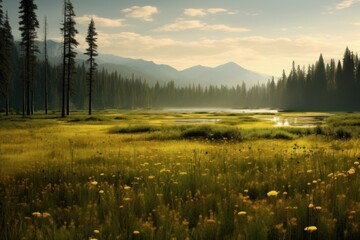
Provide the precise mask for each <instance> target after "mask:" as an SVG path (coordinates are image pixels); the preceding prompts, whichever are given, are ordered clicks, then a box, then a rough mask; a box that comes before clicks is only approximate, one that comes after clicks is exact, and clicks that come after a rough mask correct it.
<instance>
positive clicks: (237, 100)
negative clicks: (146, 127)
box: [0, 0, 360, 117]
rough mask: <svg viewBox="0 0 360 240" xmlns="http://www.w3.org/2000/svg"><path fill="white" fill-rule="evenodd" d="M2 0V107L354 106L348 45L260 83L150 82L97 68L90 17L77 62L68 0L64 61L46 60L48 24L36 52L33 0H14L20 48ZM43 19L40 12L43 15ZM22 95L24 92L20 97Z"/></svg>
mask: <svg viewBox="0 0 360 240" xmlns="http://www.w3.org/2000/svg"><path fill="white" fill-rule="evenodd" d="M1 2H2V0H0V14H1V15H0V37H1V38H0V41H1V44H0V46H1V48H0V61H1V69H0V70H1V71H0V77H1V78H0V80H1V82H0V93H1V98H0V100H1V104H2V106H4V109H5V112H6V114H8V113H9V109H11V110H12V111H15V112H18V113H21V112H22V113H23V115H25V114H27V115H31V114H33V113H34V111H40V110H44V111H45V113H47V111H48V109H51V110H52V111H58V110H60V112H61V116H63V117H64V116H66V115H69V114H70V109H76V110H82V109H88V113H89V114H91V113H92V109H93V108H95V109H99V110H100V109H119V108H124V109H125V108H126V109H133V108H155V107H191V106H193V107H234V108H260V107H266V108H278V109H287V110H308V111H309V110H310V111H317V110H321V111H325V110H326V111H333V110H340V111H356V110H360V61H359V58H358V55H357V54H354V53H353V52H351V51H350V50H349V49H348V48H346V50H345V53H344V57H343V59H342V61H340V60H339V61H338V62H336V61H335V60H334V59H331V60H330V62H329V63H326V64H325V61H324V58H323V56H322V54H320V56H319V59H318V60H317V61H316V62H315V63H314V64H312V65H309V66H307V67H305V66H296V65H295V63H294V62H293V64H292V68H291V71H290V72H289V74H288V75H287V74H286V73H285V71H284V72H283V74H282V76H281V77H280V78H279V79H277V80H275V79H274V78H272V79H269V81H268V82H267V83H266V84H258V85H255V86H253V87H250V88H247V86H246V84H245V83H244V82H243V83H241V84H239V85H237V86H233V87H227V86H201V85H191V84H190V85H188V86H186V87H182V86H178V85H177V84H176V82H173V81H169V82H167V83H162V84H160V83H156V84H149V83H147V82H146V80H145V79H142V78H141V76H135V75H133V76H132V77H125V76H122V75H121V73H119V72H116V71H115V72H108V71H107V70H106V69H101V70H100V71H97V63H96V56H97V55H98V52H97V44H96V40H97V32H96V29H95V23H94V21H93V19H91V21H90V23H89V28H88V34H87V37H86V42H87V43H88V48H87V49H86V52H85V54H86V55H87V56H88V60H87V61H85V62H83V63H80V64H77V63H76V56H77V51H76V47H77V46H78V42H77V41H76V39H75V36H76V34H77V30H76V22H75V20H74V17H75V12H74V8H73V6H72V4H71V1H70V0H64V10H63V12H64V20H63V22H62V24H61V28H60V29H61V31H62V35H63V55H62V63H61V64H59V65H51V64H49V62H48V61H47V53H46V43H47V42H46V34H47V31H46V27H45V38H44V41H43V43H44V54H45V56H44V59H40V58H37V57H36V56H37V55H38V54H36V53H37V52H39V49H38V48H37V45H36V44H35V39H36V37H37V35H36V28H38V26H39V23H38V21H37V19H36V14H35V10H36V9H37V7H36V5H35V4H34V3H33V1H32V0H30V1H24V0H22V1H20V8H19V9H20V11H19V13H20V28H19V29H20V31H21V33H22V35H21V37H22V38H21V41H20V48H17V47H16V44H14V40H13V37H12V34H11V27H10V25H9V20H8V16H7V14H6V13H5V14H4V12H3V10H2V7H1ZM45 25H46V20H45ZM20 96H22V97H20Z"/></svg>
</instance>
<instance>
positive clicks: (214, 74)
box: [181, 62, 270, 86]
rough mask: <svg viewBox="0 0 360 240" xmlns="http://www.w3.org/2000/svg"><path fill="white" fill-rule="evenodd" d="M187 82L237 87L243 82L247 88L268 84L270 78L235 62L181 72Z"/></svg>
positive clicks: (196, 67) (197, 67) (198, 67)
mask: <svg viewBox="0 0 360 240" xmlns="http://www.w3.org/2000/svg"><path fill="white" fill-rule="evenodd" d="M181 74H182V76H183V77H184V79H186V81H190V82H195V83H201V84H205V85H226V86H236V85H238V84H241V83H242V82H243V81H244V82H245V83H246V85H247V86H253V85H256V84H257V83H260V84H262V83H266V82H267V81H268V79H270V76H267V75H264V74H260V73H257V72H253V71H250V70H247V69H245V68H243V67H241V66H239V65H238V64H236V63H234V62H228V63H226V64H223V65H220V66H218V67H215V68H210V67H204V66H195V67H192V68H188V69H185V70H183V71H182V72H181Z"/></svg>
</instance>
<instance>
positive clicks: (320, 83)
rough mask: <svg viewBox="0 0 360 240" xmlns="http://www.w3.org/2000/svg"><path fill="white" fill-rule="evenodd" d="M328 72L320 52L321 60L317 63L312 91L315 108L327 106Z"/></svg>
mask: <svg viewBox="0 0 360 240" xmlns="http://www.w3.org/2000/svg"><path fill="white" fill-rule="evenodd" d="M326 90H327V81H326V72H325V63H324V59H323V56H322V54H320V57H319V60H318V62H317V63H316V65H315V72H314V79H313V84H312V92H313V94H314V98H313V100H314V102H313V103H312V106H313V107H314V108H315V109H324V107H326Z"/></svg>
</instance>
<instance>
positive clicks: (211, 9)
mask: <svg viewBox="0 0 360 240" xmlns="http://www.w3.org/2000/svg"><path fill="white" fill-rule="evenodd" d="M207 12H208V13H211V14H216V13H222V12H228V10H226V9H224V8H209V9H208V10H207Z"/></svg>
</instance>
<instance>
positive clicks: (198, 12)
mask: <svg viewBox="0 0 360 240" xmlns="http://www.w3.org/2000/svg"><path fill="white" fill-rule="evenodd" d="M184 14H185V15H187V16H190V17H202V16H205V15H207V13H206V10H205V9H202V8H188V9H185V11H184Z"/></svg>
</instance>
